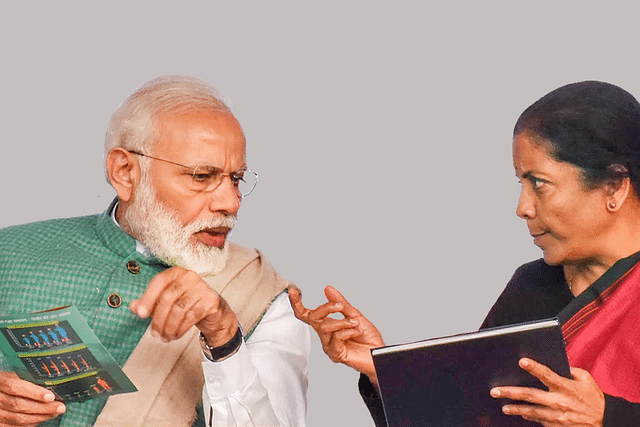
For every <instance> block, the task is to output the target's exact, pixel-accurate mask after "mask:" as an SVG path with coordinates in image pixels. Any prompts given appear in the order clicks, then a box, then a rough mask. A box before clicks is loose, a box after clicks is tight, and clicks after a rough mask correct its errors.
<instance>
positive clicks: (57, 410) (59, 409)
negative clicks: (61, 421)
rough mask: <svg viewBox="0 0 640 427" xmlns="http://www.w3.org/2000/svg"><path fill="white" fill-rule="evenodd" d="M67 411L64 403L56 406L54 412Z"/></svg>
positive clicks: (62, 412)
mask: <svg viewBox="0 0 640 427" xmlns="http://www.w3.org/2000/svg"><path fill="white" fill-rule="evenodd" d="M66 411H67V407H66V406H64V405H58V407H57V408H56V412H57V413H58V414H64V413H65V412H66Z"/></svg>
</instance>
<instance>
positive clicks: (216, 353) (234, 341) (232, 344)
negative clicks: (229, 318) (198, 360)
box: [200, 325, 242, 362]
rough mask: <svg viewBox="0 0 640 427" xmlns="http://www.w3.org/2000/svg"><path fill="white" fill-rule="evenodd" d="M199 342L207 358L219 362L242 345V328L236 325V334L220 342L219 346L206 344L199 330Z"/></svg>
mask: <svg viewBox="0 0 640 427" xmlns="http://www.w3.org/2000/svg"><path fill="white" fill-rule="evenodd" d="M200 344H201V346H202V350H203V352H204V355H205V356H206V358H207V359H209V360H211V361H212V362H219V361H221V360H223V359H225V358H227V357H229V356H230V355H232V354H233V353H235V352H236V351H237V350H238V349H239V348H240V346H241V345H242V329H241V328H240V326H239V325H238V329H237V330H236V334H235V335H234V336H233V338H231V340H230V341H229V342H227V343H225V344H222V345H221V346H219V347H211V346H209V345H208V344H207V339H206V338H205V336H204V335H203V334H202V332H200Z"/></svg>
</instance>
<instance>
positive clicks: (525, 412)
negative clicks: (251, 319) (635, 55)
mask: <svg viewBox="0 0 640 427" xmlns="http://www.w3.org/2000/svg"><path fill="white" fill-rule="evenodd" d="M513 164H514V168H515V171H516V175H517V176H518V178H519V179H520V182H521V184H522V192H521V194H520V200H519V202H518V207H517V210H516V213H517V215H518V216H519V217H521V218H523V219H524V220H526V222H527V227H528V228H529V232H530V234H531V236H532V237H533V238H534V243H535V244H536V245H537V246H539V247H540V248H541V249H542V251H543V253H544V259H541V260H538V261H533V262H531V263H528V264H525V265H523V266H521V267H520V268H519V269H518V270H517V271H516V272H515V274H514V275H513V277H512V279H511V281H510V282H509V283H508V284H507V287H506V289H505V290H504V292H503V293H502V294H501V295H500V297H499V298H498V300H497V302H496V303H495V305H494V306H493V308H492V309H491V311H490V312H489V314H488V315H487V317H486V319H485V321H484V323H483V324H482V327H483V328H486V327H493V326H500V325H506V324H512V323H519V322H524V321H530V320H536V319H544V318H549V317H554V316H558V317H559V318H560V320H561V322H562V330H563V335H564V338H565V342H566V345H567V354H568V357H569V362H570V364H571V366H572V368H571V373H572V376H573V378H572V379H567V378H564V377H561V376H559V375H557V374H555V373H554V372H552V371H551V370H550V369H548V368H547V367H545V366H543V365H541V364H539V363H537V362H535V361H533V360H529V359H521V360H520V366H521V367H522V368H523V369H525V370H526V371H528V372H530V373H531V374H532V375H534V376H536V377H537V378H538V379H540V380H541V381H542V382H543V383H544V384H545V385H546V386H547V387H548V389H549V390H548V391H543V390H538V389H530V388H520V387H498V388H494V389H493V390H491V395H492V396H493V397H495V398H508V399H512V400H514V401H516V402H514V403H509V404H506V405H505V406H504V407H503V412H504V413H506V414H507V415H511V416H521V417H523V418H525V419H528V420H533V421H536V422H538V423H540V424H542V425H544V426H599V427H613V426H623V425H624V426H626V425H634V426H637V425H640V403H638V402H640V332H639V331H640V327H638V325H640V267H639V266H638V265H639V264H640V196H639V193H640V104H638V101H637V100H636V99H635V98H634V97H633V96H631V95H630V94H629V93H627V92H626V91H624V90H623V89H621V88H619V87H617V86H614V85H611V84H607V83H602V82H595V81H592V82H581V83H575V84H570V85H566V86H563V87H561V88H559V89H556V90H554V91H553V92H551V93H549V94H548V95H546V96H545V97H543V98H541V99H540V100H538V101H537V102H536V103H534V104H533V105H532V106H530V107H529V108H528V109H527V110H525V111H524V113H522V115H521V116H520V118H519V119H518V122H517V123H516V126H515V129H514V139H513ZM325 294H326V296H327V299H328V302H327V303H326V304H324V305H321V306H320V307H318V308H316V309H315V310H309V309H306V308H305V307H304V306H303V305H302V302H301V301H300V298H299V295H298V294H297V293H295V292H292V293H291V294H290V299H291V302H292V305H293V307H294V310H295V311H296V314H297V316H298V318H299V319H301V320H303V321H304V322H306V323H308V324H310V325H311V326H312V327H313V328H314V329H315V330H316V332H317V333H318V335H319V337H320V340H321V341H322V344H323V348H324V350H325V352H326V353H327V354H328V355H329V357H330V358H331V359H332V360H333V361H334V362H341V363H344V364H346V365H348V366H351V367H353V368H355V369H357V370H358V371H360V372H361V373H363V374H364V375H362V376H361V380H360V392H361V394H362V396H363V398H364V400H365V402H366V403H367V406H368V407H369V410H370V412H371V414H372V416H373V417H374V420H375V422H376V425H377V426H384V425H386V422H385V419H384V413H383V411H382V406H381V402H380V399H379V397H378V394H377V391H376V387H375V385H376V375H375V369H374V367H373V362H372V360H371V356H370V353H369V350H370V349H371V348H374V347H380V346H384V345H385V344H384V341H383V339H382V336H381V335H380V333H379V332H378V330H377V329H376V328H375V326H373V325H372V324H371V323H370V322H369V321H368V320H367V319H366V318H365V317H364V316H363V315H362V314H361V313H360V312H358V310H356V309H355V308H353V307H352V306H351V305H350V304H349V303H348V301H347V300H346V299H345V298H344V297H343V296H342V295H340V293H339V292H338V291H336V290H335V289H333V288H331V287H329V288H327V289H326V290H325ZM332 313H342V314H343V315H344V317H345V318H344V319H341V320H335V319H332V318H330V317H328V316H329V315H330V314H332Z"/></svg>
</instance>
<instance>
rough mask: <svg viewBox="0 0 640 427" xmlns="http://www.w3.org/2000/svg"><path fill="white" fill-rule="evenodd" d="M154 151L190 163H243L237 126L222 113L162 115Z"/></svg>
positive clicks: (230, 116)
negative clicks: (177, 157)
mask: <svg viewBox="0 0 640 427" xmlns="http://www.w3.org/2000/svg"><path fill="white" fill-rule="evenodd" d="M154 139H155V141H154V143H153V151H154V152H155V153H156V154H162V153H167V154H174V155H181V156H184V159H185V160H186V159H187V157H188V158H189V160H190V161H198V162H200V163H202V162H206V163H211V164H217V163H219V162H220V160H223V159H221V158H220V157H223V158H224V161H225V162H226V161H233V162H234V163H237V162H238V161H239V160H241V161H242V162H244V157H245V150H246V142H245V136H244V132H243V130H242V127H241V126H240V123H239V122H238V121H237V119H236V118H235V117H234V116H233V114H231V113H229V112H225V111H211V110H196V111H190V112H186V113H180V114H175V113H174V114H163V115H161V116H158V118H157V121H156V135H155V138H154Z"/></svg>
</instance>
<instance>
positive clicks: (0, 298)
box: [0, 204, 167, 426]
mask: <svg viewBox="0 0 640 427" xmlns="http://www.w3.org/2000/svg"><path fill="white" fill-rule="evenodd" d="M112 206H113V204H112V205H111V207H112ZM111 207H110V208H109V209H108V210H107V211H106V212H105V213H102V214H100V215H92V216H86V217H79V218H67V219H56V220H49V221H42V222H36V223H32V224H26V225H19V226H13V227H8V228H4V229H2V230H0V312H2V313H11V312H32V311H39V310H46V309H50V308H54V307H59V306H63V305H70V304H73V305H75V306H76V307H78V309H79V310H80V312H81V313H82V314H83V315H84V316H85V318H86V319H87V322H88V323H89V326H90V327H91V328H92V329H93V330H94V332H95V334H96V335H97V336H98V338H99V339H100V340H101V341H102V343H103V344H104V346H105V347H106V348H107V349H108V350H109V352H110V353H111V354H112V355H113V357H114V359H115V360H116V362H118V363H119V364H120V366H122V365H124V363H125V362H126V360H127V358H128V357H129V355H130V354H131V352H132V351H133V349H134V348H135V346H136V345H137V344H138V341H139V340H140V337H141V336H142V334H143V333H144V331H145V330H146V328H147V326H148V325H149V320H148V319H145V320H142V319H139V318H138V317H137V316H135V315H134V314H133V313H131V311H130V310H129V303H130V302H131V301H132V300H133V299H137V298H139V297H140V296H141V295H142V294H143V292H144V290H145V289H146V286H147V284H148V283H149V281H150V280H151V278H152V277H153V276H155V275H156V274H157V273H159V272H160V271H162V270H164V269H165V268H167V267H166V266H165V265H163V264H161V263H159V262H158V261H157V260H155V259H145V258H144V257H143V256H142V255H141V254H140V253H138V252H137V251H136V242H135V239H134V238H133V237H131V236H129V235H128V234H126V233H125V232H124V231H122V230H121V229H120V228H119V227H118V226H117V225H116V224H115V223H114V222H113V221H112V219H111V217H110V216H109V214H108V212H110V210H111ZM113 294H118V295H119V296H120V298H121V301H122V304H121V305H120V306H118V307H112V306H110V305H109V304H108V302H107V301H108V299H109V297H110V296H112V295H113ZM114 299H115V300H117V298H114V297H113V296H112V297H111V301H112V302H113V301H114ZM112 305H114V304H112ZM4 369H6V367H5V368H4ZM105 402H106V397H104V398H97V399H93V400H89V401H86V402H82V403H69V404H68V405H67V412H66V414H64V415H63V416H61V417H57V418H55V419H54V420H51V421H49V422H46V423H43V424H41V425H42V426H45V425H46V426H58V425H62V426H86V425H92V424H93V422H94V420H95V419H96V417H97V416H98V414H99V413H100V411H101V409H102V407H103V406H104V404H105Z"/></svg>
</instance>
